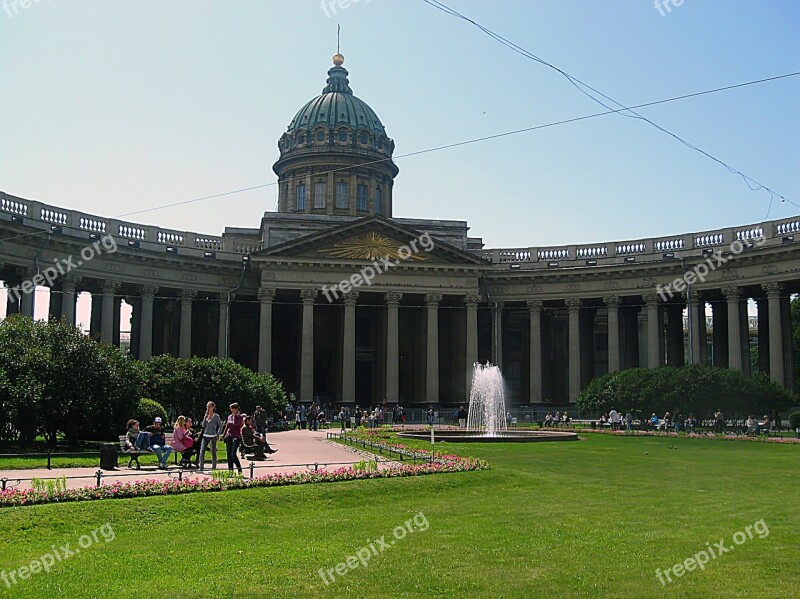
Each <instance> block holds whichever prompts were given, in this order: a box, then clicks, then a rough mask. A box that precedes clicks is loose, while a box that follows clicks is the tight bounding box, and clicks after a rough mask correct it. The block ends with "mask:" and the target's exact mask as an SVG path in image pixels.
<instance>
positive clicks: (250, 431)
mask: <svg viewBox="0 0 800 599" xmlns="http://www.w3.org/2000/svg"><path fill="white" fill-rule="evenodd" d="M251 448H252V450H253V457H256V458H265V457H266V455H264V453H265V452H266V453H270V454H272V453H275V452H276V451H278V450H277V449H272V448H271V447H270V446H269V444H268V443H267V441H266V439H264V437H262V436H261V435H259V434H258V433H257V432H256V429H255V427H254V426H253V417H252V416H245V417H244V426H243V427H242V451H244V450H245V449H251Z"/></svg>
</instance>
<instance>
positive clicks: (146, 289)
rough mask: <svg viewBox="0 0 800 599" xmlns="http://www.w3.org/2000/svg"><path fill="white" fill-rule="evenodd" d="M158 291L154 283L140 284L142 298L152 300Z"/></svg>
mask: <svg viewBox="0 0 800 599" xmlns="http://www.w3.org/2000/svg"><path fill="white" fill-rule="evenodd" d="M156 293H158V287H156V286H155V285H142V292H141V296H142V299H143V300H148V301H151V302H152V301H153V300H154V299H155V297H156Z"/></svg>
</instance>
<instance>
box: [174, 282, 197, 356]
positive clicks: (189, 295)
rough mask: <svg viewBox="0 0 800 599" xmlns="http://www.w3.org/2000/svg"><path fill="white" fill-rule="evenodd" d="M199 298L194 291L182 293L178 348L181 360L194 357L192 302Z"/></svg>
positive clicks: (188, 290)
mask: <svg viewBox="0 0 800 599" xmlns="http://www.w3.org/2000/svg"><path fill="white" fill-rule="evenodd" d="M195 297H197V291H195V290H194V289H184V290H183V291H181V333H180V345H179V346H178V357H179V358H191V357H192V300H194V298H195Z"/></svg>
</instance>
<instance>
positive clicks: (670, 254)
mask: <svg viewBox="0 0 800 599" xmlns="http://www.w3.org/2000/svg"><path fill="white" fill-rule="evenodd" d="M20 219H21V222H22V223H23V224H25V225H26V226H30V227H33V228H39V229H42V230H47V229H52V228H54V227H58V228H59V229H60V231H59V232H60V233H61V234H62V235H72V236H75V237H84V238H89V237H90V236H92V235H113V236H114V237H116V238H122V239H127V240H128V241H129V242H130V244H131V245H133V244H134V243H135V244H137V247H138V248H139V249H142V250H149V251H156V252H161V253H164V252H167V251H171V252H174V251H176V250H177V249H180V250H181V253H183V254H184V255H188V256H198V257H206V258H208V257H212V256H211V255H210V252H213V257H214V258H216V259H220V260H230V261H237V262H238V261H241V255H242V254H249V253H253V252H256V251H258V250H260V249H261V248H262V242H261V239H260V238H256V237H247V236H241V235H235V236H228V235H225V236H217V235H207V234H204V233H195V232H190V231H175V230H171V229H165V228H163V227H158V226H153V225H143V224H139V223H132V222H127V221H122V220H117V219H113V218H106V217H102V216H96V215H93V214H85V213H83V212H79V211H77V210H65V209H63V208H59V207H57V206H50V205H47V204H43V203H42V202H37V201H32V200H26V199H23V198H18V197H15V196H12V195H9V194H5V193H2V192H0V220H16V221H17V222H20ZM798 232H800V218H797V217H793V218H789V219H781V220H775V221H767V222H764V223H758V224H752V225H746V226H743V227H733V228H725V229H717V230H714V231H702V232H698V233H687V234H684V235H672V236H668V237H655V238H650V239H635V240H623V241H614V242H609V243H599V244H581V245H567V246H554V247H521V248H496V249H482V250H478V251H476V253H477V254H478V255H479V256H481V257H482V258H483V259H485V260H487V261H488V262H491V263H493V264H498V265H500V264H502V265H513V266H515V267H519V268H523V269H537V268H554V267H577V266H613V265H622V264H629V263H631V262H653V261H660V260H663V259H664V258H665V257H667V258H677V259H680V258H682V257H689V256H695V255H697V253H698V250H709V249H710V250H712V251H716V250H717V249H722V250H723V251H724V246H725V245H729V244H731V243H733V242H735V241H741V242H750V241H752V240H754V239H759V238H761V237H762V236H763V237H764V238H765V239H766V241H765V244H764V245H765V246H770V245H780V244H783V243H786V242H789V241H794V239H793V235H794V234H795V233H798ZM168 248H169V249H168ZM665 254H666V256H665Z"/></svg>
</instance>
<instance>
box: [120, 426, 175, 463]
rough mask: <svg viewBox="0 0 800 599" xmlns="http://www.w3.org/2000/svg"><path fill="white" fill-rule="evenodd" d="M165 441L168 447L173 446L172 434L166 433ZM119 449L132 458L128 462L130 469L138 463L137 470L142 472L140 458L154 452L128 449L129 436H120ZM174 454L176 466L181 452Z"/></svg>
mask: <svg viewBox="0 0 800 599" xmlns="http://www.w3.org/2000/svg"><path fill="white" fill-rule="evenodd" d="M164 439H165V442H166V444H167V445H169V446H172V433H165V434H164ZM119 449H120V452H121V453H122V454H123V455H128V456H130V459H129V460H128V468H130V467H131V464H133V463H134V462H136V469H137V470H140V469H141V468H142V466H141V465H140V464H139V456H140V455H142V454H153V452H152V451H150V450H149V449H145V450H141V449H134V450H133V451H131V450H130V449H128V443H127V436H126V435H120V436H119ZM172 453H173V455H174V456H175V464H177V463H178V453H180V452H177V451H173V452H172ZM153 455H155V454H153Z"/></svg>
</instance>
